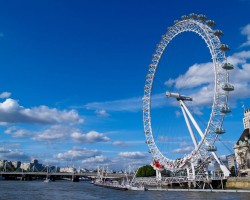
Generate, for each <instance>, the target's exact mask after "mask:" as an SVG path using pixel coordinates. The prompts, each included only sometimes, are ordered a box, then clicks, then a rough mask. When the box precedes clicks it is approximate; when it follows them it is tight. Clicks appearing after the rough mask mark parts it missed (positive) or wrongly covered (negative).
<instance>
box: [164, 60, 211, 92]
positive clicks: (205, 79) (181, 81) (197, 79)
mask: <svg viewBox="0 0 250 200" xmlns="http://www.w3.org/2000/svg"><path fill="white" fill-rule="evenodd" d="M213 77H214V73H213V63H210V62H209V63H201V64H194V65H193V66H191V67H190V68H189V69H188V71H187V72H186V73H185V74H183V75H180V76H179V77H177V78H176V79H169V80H168V81H166V82H165V85H167V86H172V85H174V87H175V88H176V89H183V88H195V87H197V86H200V85H203V84H206V85H207V84H209V83H212V81H213Z"/></svg>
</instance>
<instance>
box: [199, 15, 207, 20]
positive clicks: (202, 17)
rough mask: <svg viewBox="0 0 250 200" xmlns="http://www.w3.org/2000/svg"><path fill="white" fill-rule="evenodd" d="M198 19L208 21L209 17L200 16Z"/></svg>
mask: <svg viewBox="0 0 250 200" xmlns="http://www.w3.org/2000/svg"><path fill="white" fill-rule="evenodd" d="M198 19H200V20H202V21H206V19H207V17H206V15H198Z"/></svg>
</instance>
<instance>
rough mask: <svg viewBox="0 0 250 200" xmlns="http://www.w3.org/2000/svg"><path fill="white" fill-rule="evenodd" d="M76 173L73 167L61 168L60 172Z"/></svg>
mask: <svg viewBox="0 0 250 200" xmlns="http://www.w3.org/2000/svg"><path fill="white" fill-rule="evenodd" d="M75 171H76V169H75V168H73V167H64V168H60V172H67V173H74V172H75Z"/></svg>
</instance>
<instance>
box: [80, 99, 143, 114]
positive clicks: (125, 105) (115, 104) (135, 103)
mask: <svg viewBox="0 0 250 200" xmlns="http://www.w3.org/2000/svg"><path fill="white" fill-rule="evenodd" d="M141 105H142V100H141V98H140V97H134V98H130V99H121V100H114V101H106V102H93V103H88V104H86V105H85V106H84V107H85V108H86V109H89V110H108V111H130V112H136V111H138V109H141Z"/></svg>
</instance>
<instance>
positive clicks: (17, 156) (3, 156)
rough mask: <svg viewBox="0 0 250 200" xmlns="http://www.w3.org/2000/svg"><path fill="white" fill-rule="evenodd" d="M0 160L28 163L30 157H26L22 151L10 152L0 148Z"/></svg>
mask: <svg viewBox="0 0 250 200" xmlns="http://www.w3.org/2000/svg"><path fill="white" fill-rule="evenodd" d="M0 160H11V161H13V160H22V161H28V160H31V157H30V156H28V155H26V154H25V153H24V152H22V151H18V150H10V149H5V148H3V147H0Z"/></svg>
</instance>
